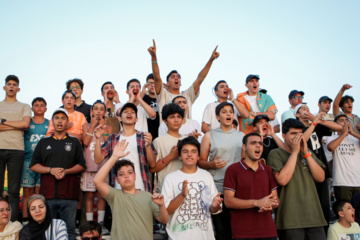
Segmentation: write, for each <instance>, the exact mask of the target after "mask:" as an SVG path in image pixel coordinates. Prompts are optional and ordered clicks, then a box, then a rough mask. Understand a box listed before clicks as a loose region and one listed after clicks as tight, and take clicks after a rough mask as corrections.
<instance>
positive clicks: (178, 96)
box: [171, 95, 187, 103]
mask: <svg viewBox="0 0 360 240" xmlns="http://www.w3.org/2000/svg"><path fill="white" fill-rule="evenodd" d="M178 98H184V99H185V100H186V101H187V99H186V97H184V96H183V95H177V96H176V97H174V98H173V99H172V100H171V102H172V103H175V100H176V99H178Z"/></svg>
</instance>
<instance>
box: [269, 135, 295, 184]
mask: <svg viewBox="0 0 360 240" xmlns="http://www.w3.org/2000/svg"><path fill="white" fill-rule="evenodd" d="M301 139H302V133H298V134H297V135H296V136H295V137H294V138H293V140H292V143H291V155H290V157H289V159H288V160H287V161H286V164H285V165H284V167H283V168H282V169H281V170H280V171H279V172H277V173H275V175H274V177H275V180H276V182H277V183H278V184H279V185H280V186H286V185H287V184H288V183H289V182H290V179H291V178H292V175H293V174H294V171H295V167H296V161H297V156H298V154H299V152H300V141H301Z"/></svg>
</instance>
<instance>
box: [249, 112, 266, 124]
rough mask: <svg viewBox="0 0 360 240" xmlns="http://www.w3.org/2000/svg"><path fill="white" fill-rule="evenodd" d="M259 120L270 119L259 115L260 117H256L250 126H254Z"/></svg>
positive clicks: (264, 115)
mask: <svg viewBox="0 0 360 240" xmlns="http://www.w3.org/2000/svg"><path fill="white" fill-rule="evenodd" d="M261 119H265V120H266V121H270V118H269V117H268V115H266V114H260V115H257V116H256V117H255V118H254V120H253V122H252V125H253V126H255V125H256V123H257V122H258V121H260V120H261Z"/></svg>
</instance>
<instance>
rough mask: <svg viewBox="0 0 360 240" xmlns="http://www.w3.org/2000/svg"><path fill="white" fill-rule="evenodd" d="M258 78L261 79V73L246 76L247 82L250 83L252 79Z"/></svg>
mask: <svg viewBox="0 0 360 240" xmlns="http://www.w3.org/2000/svg"><path fill="white" fill-rule="evenodd" d="M253 78H256V79H257V80H259V79H260V77H259V75H254V74H250V75H249V76H247V77H246V83H248V82H249V81H250V80H251V79H253Z"/></svg>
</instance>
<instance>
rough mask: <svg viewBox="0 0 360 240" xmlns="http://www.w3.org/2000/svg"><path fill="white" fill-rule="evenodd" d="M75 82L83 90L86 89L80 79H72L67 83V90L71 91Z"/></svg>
mask: <svg viewBox="0 0 360 240" xmlns="http://www.w3.org/2000/svg"><path fill="white" fill-rule="evenodd" d="M73 82H75V83H78V84H79V86H80V88H81V90H82V89H83V88H84V82H83V81H82V80H81V79H79V78H74V79H70V80H69V81H67V82H66V89H67V90H69V89H70V85H71V84H72V83H73Z"/></svg>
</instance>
